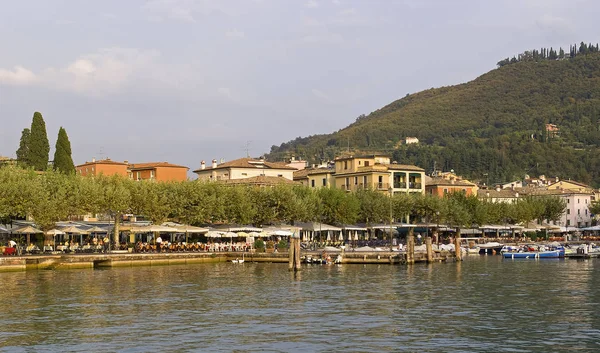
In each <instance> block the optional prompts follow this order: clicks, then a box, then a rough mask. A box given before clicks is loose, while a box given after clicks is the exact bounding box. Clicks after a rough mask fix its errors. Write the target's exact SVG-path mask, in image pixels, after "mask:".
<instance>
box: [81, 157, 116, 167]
mask: <svg viewBox="0 0 600 353" xmlns="http://www.w3.org/2000/svg"><path fill="white" fill-rule="evenodd" d="M96 164H110V165H125V166H126V165H127V163H125V162H117V161H112V160H110V158H107V159H100V160H97V161H91V162H88V161H86V162H85V163H83V164H80V165H78V166H76V167H85V166H87V165H96Z"/></svg>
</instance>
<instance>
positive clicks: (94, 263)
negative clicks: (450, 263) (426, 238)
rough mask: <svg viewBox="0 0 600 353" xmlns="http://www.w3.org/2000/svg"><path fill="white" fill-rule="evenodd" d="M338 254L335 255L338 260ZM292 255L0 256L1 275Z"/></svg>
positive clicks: (379, 257) (418, 256)
mask: <svg viewBox="0 0 600 353" xmlns="http://www.w3.org/2000/svg"><path fill="white" fill-rule="evenodd" d="M322 253H323V251H303V252H302V255H303V256H305V255H306V256H312V257H313V258H317V257H320V256H321V255H322ZM337 254H338V253H331V254H330V255H332V257H334V258H335V257H336V256H337ZM339 254H341V255H342V260H341V263H342V264H393V265H397V264H405V263H406V253H404V252H397V251H373V252H352V251H349V252H343V253H342V252H339ZM288 256H289V255H288V252H287V251H286V252H277V253H267V252H217V253H215V252H174V253H128V252H122V251H115V252H111V253H107V254H103V253H94V254H50V255H23V256H2V257H0V272H7V271H32V270H58V269H77V268H80V269H82V268H83V269H84V268H106V267H135V266H165V265H186V264H198V263H215V262H228V261H231V260H234V259H242V258H243V259H244V260H245V262H273V263H287V262H288V260H289V259H288ZM449 259H454V255H453V254H451V253H449V252H447V251H443V252H434V261H436V262H441V261H447V260H449ZM414 260H415V262H425V261H427V258H426V253H420V252H417V253H415V256H414Z"/></svg>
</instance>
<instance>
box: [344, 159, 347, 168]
mask: <svg viewBox="0 0 600 353" xmlns="http://www.w3.org/2000/svg"><path fill="white" fill-rule="evenodd" d="M344 169H348V161H344Z"/></svg>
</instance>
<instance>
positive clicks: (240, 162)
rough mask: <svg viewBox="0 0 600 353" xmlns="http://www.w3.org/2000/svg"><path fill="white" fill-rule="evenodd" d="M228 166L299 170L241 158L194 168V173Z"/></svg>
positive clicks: (278, 164) (281, 164)
mask: <svg viewBox="0 0 600 353" xmlns="http://www.w3.org/2000/svg"><path fill="white" fill-rule="evenodd" d="M226 168H251V169H284V170H297V169H296V168H293V167H288V166H286V165H285V163H276V162H267V161H261V160H259V159H254V158H239V159H234V160H233V161H229V162H225V163H221V164H218V165H217V166H216V167H215V168H213V167H212V166H209V165H207V166H206V168H205V169H197V170H194V173H200V172H204V171H207V170H218V169H226Z"/></svg>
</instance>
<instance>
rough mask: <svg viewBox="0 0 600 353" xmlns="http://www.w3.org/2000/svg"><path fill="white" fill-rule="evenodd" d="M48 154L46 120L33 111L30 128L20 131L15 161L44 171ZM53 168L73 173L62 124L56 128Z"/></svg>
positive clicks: (67, 138) (66, 137) (67, 139)
mask: <svg viewBox="0 0 600 353" xmlns="http://www.w3.org/2000/svg"><path fill="white" fill-rule="evenodd" d="M49 156H50V143H49V142H48V135H47V133H46V122H44V118H43V117H42V114H41V113H39V112H35V113H34V114H33V119H32V121H31V128H25V129H23V131H22V132H21V140H20V142H19V149H17V162H18V163H19V165H21V166H23V167H31V168H33V169H34V170H37V171H45V170H46V169H47V168H48V161H49ZM53 168H54V170H57V171H60V172H62V173H67V174H74V173H75V165H74V164H73V158H72V157H71V142H69V137H68V136H67V131H66V130H65V129H64V128H63V127H62V126H61V127H60V129H59V130H58V138H57V139H56V146H55V152H54V161H53Z"/></svg>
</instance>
